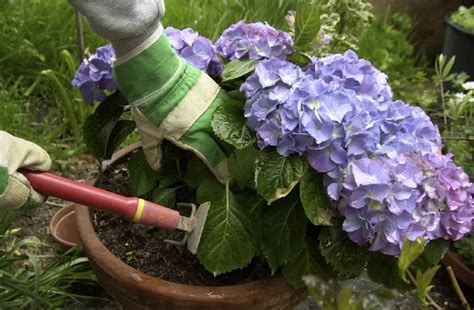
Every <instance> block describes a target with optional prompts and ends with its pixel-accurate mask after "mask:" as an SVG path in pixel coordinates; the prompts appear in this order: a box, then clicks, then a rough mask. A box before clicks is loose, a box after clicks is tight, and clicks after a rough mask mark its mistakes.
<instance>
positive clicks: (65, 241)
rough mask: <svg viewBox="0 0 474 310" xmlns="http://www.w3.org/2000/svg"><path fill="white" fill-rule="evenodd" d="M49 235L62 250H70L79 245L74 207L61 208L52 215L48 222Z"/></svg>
mask: <svg viewBox="0 0 474 310" xmlns="http://www.w3.org/2000/svg"><path fill="white" fill-rule="evenodd" d="M49 233H50V234H51V236H53V238H54V239H56V241H58V242H59V243H60V244H61V245H62V246H63V247H64V248H72V247H73V246H75V245H76V244H78V243H80V238H79V232H78V231H77V227H76V211H75V206H67V207H64V208H61V209H59V210H58V211H57V212H56V213H55V214H54V215H53V217H52V218H51V221H50V222H49Z"/></svg>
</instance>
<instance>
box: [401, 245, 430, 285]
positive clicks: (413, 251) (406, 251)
mask: <svg viewBox="0 0 474 310" xmlns="http://www.w3.org/2000/svg"><path fill="white" fill-rule="evenodd" d="M424 249H425V240H424V239H423V238H421V237H420V238H417V239H416V240H415V241H413V242H410V241H409V240H408V239H407V238H404V239H403V247H402V251H401V252H400V256H399V257H398V270H399V271H400V276H401V277H402V279H403V280H404V281H405V282H407V283H409V281H408V279H407V278H406V271H407V270H408V267H410V265H411V264H412V263H413V262H414V261H415V260H416V259H417V258H418V257H419V256H420V255H421V254H423V250H424Z"/></svg>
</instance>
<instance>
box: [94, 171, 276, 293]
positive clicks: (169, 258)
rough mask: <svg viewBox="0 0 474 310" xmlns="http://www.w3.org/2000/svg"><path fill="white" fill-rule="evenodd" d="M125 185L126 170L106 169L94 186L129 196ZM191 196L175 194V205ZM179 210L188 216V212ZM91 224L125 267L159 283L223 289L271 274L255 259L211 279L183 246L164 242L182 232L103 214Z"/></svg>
mask: <svg viewBox="0 0 474 310" xmlns="http://www.w3.org/2000/svg"><path fill="white" fill-rule="evenodd" d="M127 183H128V172H127V170H126V169H125V168H120V167H118V168H114V169H113V170H106V171H105V173H104V174H103V175H102V176H101V177H100V179H99V182H98V183H97V186H98V187H101V188H104V189H107V190H109V191H112V192H115V193H119V194H123V195H127V196H128V195H129V193H128V188H127ZM194 197H195V194H194V192H193V191H191V190H189V189H183V190H182V191H178V193H177V201H178V202H193V201H194ZM146 198H148V199H149V198H150V197H146ZM179 211H180V213H181V214H183V215H185V216H188V215H189V214H188V213H187V212H188V211H189V210H186V209H184V210H179ZM94 223H95V227H96V232H97V235H98V236H99V239H100V240H101V241H102V242H103V243H104V245H106V247H107V248H108V249H109V250H110V251H111V252H112V253H113V254H114V255H115V256H117V257H119V258H120V259H121V260H122V261H123V262H125V263H126V264H127V265H129V266H131V267H133V268H135V269H137V270H139V271H141V272H144V273H147V274H149V275H151V276H154V277H158V278H160V279H162V280H167V281H170V282H174V283H181V284H187V285H197V286H225V285H236V284H243V283H247V282H251V281H255V280H261V279H265V278H269V277H270V275H271V273H270V269H269V267H268V265H267V263H266V262H265V260H264V259H262V258H255V259H254V260H253V261H252V262H251V263H250V264H249V265H248V266H247V267H246V268H244V269H241V270H235V271H233V272H230V273H226V274H223V275H220V276H217V277H214V275H213V274H212V273H210V272H208V271H207V270H206V269H205V268H204V267H203V266H202V265H201V264H200V263H199V260H198V259H197V257H196V256H194V255H193V254H191V253H190V252H189V251H188V250H187V249H186V247H184V246H183V247H180V246H175V245H171V244H168V243H166V242H164V240H165V239H171V240H182V238H183V233H182V232H179V231H174V232H173V231H164V230H160V229H157V228H153V227H150V226H145V225H137V224H135V223H133V222H130V221H128V220H126V219H124V218H122V217H119V216H117V215H114V214H112V213H106V212H102V211H96V212H95V213H94Z"/></svg>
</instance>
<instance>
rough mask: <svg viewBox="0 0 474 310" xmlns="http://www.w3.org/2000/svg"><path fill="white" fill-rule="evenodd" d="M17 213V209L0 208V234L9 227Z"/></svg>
mask: <svg viewBox="0 0 474 310" xmlns="http://www.w3.org/2000/svg"><path fill="white" fill-rule="evenodd" d="M17 214H18V211H17V210H0V236H1V235H3V234H5V232H6V231H7V230H8V229H10V228H11V226H12V223H13V221H14V220H15V219H16V216H17Z"/></svg>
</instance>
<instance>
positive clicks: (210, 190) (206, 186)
mask: <svg viewBox="0 0 474 310" xmlns="http://www.w3.org/2000/svg"><path fill="white" fill-rule="evenodd" d="M224 194H225V186H224V185H222V184H221V183H219V182H218V181H217V180H216V179H215V178H209V179H205V180H204V181H203V182H201V184H200V185H199V188H198V190H197V195H196V200H197V202H198V203H205V202H208V201H215V200H220V199H221V198H222V197H224Z"/></svg>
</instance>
